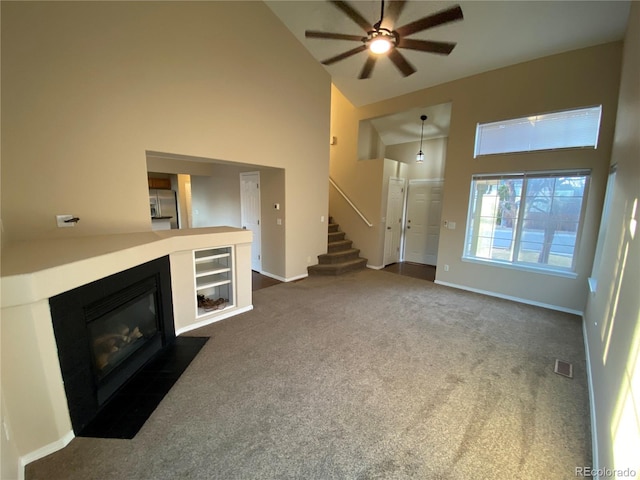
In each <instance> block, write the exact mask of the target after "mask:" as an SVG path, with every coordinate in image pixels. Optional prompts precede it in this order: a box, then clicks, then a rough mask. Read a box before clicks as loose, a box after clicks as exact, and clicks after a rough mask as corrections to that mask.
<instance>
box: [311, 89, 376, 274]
mask: <svg viewBox="0 0 640 480" xmlns="http://www.w3.org/2000/svg"><path fill="white" fill-rule="evenodd" d="M331 92H332V93H331V132H332V133H331V134H332V135H334V136H336V137H337V143H336V144H335V145H332V146H331V157H330V158H331V161H330V176H331V178H332V179H333V180H334V181H335V182H336V184H337V185H338V186H339V187H340V189H341V190H342V191H343V192H344V193H345V194H346V195H347V196H348V197H349V199H350V200H351V202H352V203H353V204H354V205H356V207H357V208H358V209H359V210H360V211H361V212H362V214H363V215H364V216H365V218H367V220H368V221H369V222H371V223H372V224H373V227H369V226H367V224H366V223H365V222H364V221H363V220H362V219H361V218H360V217H359V216H358V214H357V213H355V211H354V210H353V208H352V207H351V206H349V204H348V203H347V202H346V201H345V200H344V198H343V197H342V196H341V195H340V194H338V193H337V190H336V189H335V188H334V187H333V186H329V205H330V215H331V216H332V217H333V219H334V222H336V223H339V224H341V230H343V231H345V232H346V234H347V235H346V237H347V238H348V239H350V240H353V242H354V243H353V246H354V248H359V249H360V250H361V256H363V257H365V258H367V259H369V260H370V261H369V262H368V263H369V264H371V265H379V263H377V262H378V258H379V256H380V253H379V251H380V238H382V237H381V235H383V234H384V232H382V228H383V227H381V217H382V211H381V203H380V202H381V198H382V194H381V193H382V192H381V190H382V175H383V168H384V159H383V158H382V157H379V158H374V159H371V160H357V158H358V122H359V120H360V118H359V117H358V110H357V109H356V108H355V107H354V106H353V105H352V104H351V103H350V102H349V100H347V98H346V97H345V96H344V95H343V94H342V93H341V92H340V90H338V89H337V88H336V87H335V86H333V87H332V90H331ZM365 123H366V125H369V122H365ZM367 128H368V127H367ZM369 133H371V132H370V131H369ZM367 138H369V137H367ZM379 153H382V152H379ZM314 263H317V260H316V262H314Z"/></svg>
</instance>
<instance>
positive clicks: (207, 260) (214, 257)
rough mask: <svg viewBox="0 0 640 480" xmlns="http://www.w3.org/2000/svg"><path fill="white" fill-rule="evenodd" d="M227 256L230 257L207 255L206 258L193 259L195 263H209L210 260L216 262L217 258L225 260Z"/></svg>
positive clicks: (222, 254)
mask: <svg viewBox="0 0 640 480" xmlns="http://www.w3.org/2000/svg"><path fill="white" fill-rule="evenodd" d="M229 256H231V254H230V253H219V254H217V255H209V256H207V257H195V262H196V263H204V262H210V261H211V260H216V259H218V258H226V257H229Z"/></svg>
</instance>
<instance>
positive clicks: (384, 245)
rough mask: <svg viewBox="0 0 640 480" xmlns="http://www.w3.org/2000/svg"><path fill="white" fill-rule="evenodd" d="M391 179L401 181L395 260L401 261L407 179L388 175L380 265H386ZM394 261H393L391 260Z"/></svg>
mask: <svg viewBox="0 0 640 480" xmlns="http://www.w3.org/2000/svg"><path fill="white" fill-rule="evenodd" d="M392 181H401V182H402V201H401V205H400V225H399V229H400V233H399V238H398V260H397V262H401V261H402V258H403V255H404V251H403V250H404V222H405V212H406V205H407V188H406V187H407V179H406V178H402V177H389V181H388V182H387V206H386V209H385V231H384V232H385V233H384V242H383V251H382V265H383V266H387V265H390V264H387V257H386V256H385V253H386V246H387V236H388V234H387V232H388V231H389V227H388V226H387V225H388V219H389V200H390V198H391V182H392ZM391 263H395V262H391Z"/></svg>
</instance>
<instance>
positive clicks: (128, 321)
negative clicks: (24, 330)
mask: <svg viewBox="0 0 640 480" xmlns="http://www.w3.org/2000/svg"><path fill="white" fill-rule="evenodd" d="M49 305H50V308H51V317H52V320H53V328H54V333H55V337H56V342H57V346H58V356H59V358H60V367H61V370H62V377H63V380H64V387H65V392H66V395H67V402H68V406H69V413H70V416H71V423H72V425H73V429H74V432H75V433H76V435H79V434H81V433H82V430H83V429H84V427H86V426H87V425H88V424H89V423H90V422H91V420H93V419H94V418H95V417H96V415H97V414H98V413H99V412H100V411H101V410H102V409H103V408H104V407H105V406H106V405H107V404H108V402H109V400H110V399H111V398H112V397H113V396H114V394H115V393H116V392H117V391H118V390H120V389H121V388H122V387H123V386H124V385H125V384H126V383H127V382H128V381H129V380H130V379H131V378H132V377H134V375H135V374H136V372H138V371H139V370H140V369H141V368H142V367H144V366H145V365H146V364H147V363H149V362H150V361H151V360H152V359H154V358H155V357H156V356H157V355H158V354H159V353H160V352H162V351H163V350H164V349H165V348H166V347H168V346H169V345H171V344H172V343H173V342H174V341H175V327H174V321H173V307H172V301H171V271H170V265H169V257H162V258H159V259H156V260H152V261H150V262H147V263H144V264H142V265H138V266H137V267H133V268H131V269H128V270H125V271H123V272H120V273H117V274H115V275H111V276H109V277H105V278H103V279H100V280H97V281H95V282H92V283H90V284H87V285H83V286H81V287H78V288H76V289H74V290H71V291H68V292H65V293H63V294H60V295H57V296H55V297H52V298H51V299H50V300H49Z"/></svg>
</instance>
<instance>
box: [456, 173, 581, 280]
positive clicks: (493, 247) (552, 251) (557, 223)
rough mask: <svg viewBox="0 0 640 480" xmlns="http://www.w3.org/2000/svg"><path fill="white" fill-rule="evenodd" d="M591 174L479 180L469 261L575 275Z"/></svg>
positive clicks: (473, 186)
mask: <svg viewBox="0 0 640 480" xmlns="http://www.w3.org/2000/svg"><path fill="white" fill-rule="evenodd" d="M588 184H589V172H588V171H585V170H583V171H574V172H551V173H550V172H540V173H519V174H509V175H476V176H474V177H473V179H472V181H471V198H470V202H469V215H468V219H467V233H466V238H465V248H464V258H466V259H473V260H480V261H488V262H493V263H499V264H504V265H507V264H508V265H517V266H520V267H528V268H535V269H543V270H549V271H560V272H572V271H574V270H575V265H574V263H575V251H576V245H577V244H578V238H579V234H580V229H581V223H582V222H581V221H582V216H583V210H584V198H585V196H586V193H587V187H588Z"/></svg>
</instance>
